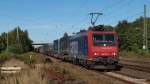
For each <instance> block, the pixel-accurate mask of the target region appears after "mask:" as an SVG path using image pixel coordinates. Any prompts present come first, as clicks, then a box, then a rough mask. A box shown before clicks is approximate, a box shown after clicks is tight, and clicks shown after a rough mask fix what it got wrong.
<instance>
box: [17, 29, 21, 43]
mask: <svg viewBox="0 0 150 84" xmlns="http://www.w3.org/2000/svg"><path fill="white" fill-rule="evenodd" d="M17 41H18V43H19V41H20V38H19V27H17Z"/></svg>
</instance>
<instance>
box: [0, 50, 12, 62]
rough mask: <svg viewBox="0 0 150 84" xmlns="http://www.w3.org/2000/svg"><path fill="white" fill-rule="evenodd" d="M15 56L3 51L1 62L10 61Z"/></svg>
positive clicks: (0, 56)
mask: <svg viewBox="0 0 150 84" xmlns="http://www.w3.org/2000/svg"><path fill="white" fill-rule="evenodd" d="M13 56H14V54H13V53H10V52H7V51H3V52H2V53H1V54H0V61H1V62H3V61H6V60H9V59H11V58H12V57H13Z"/></svg>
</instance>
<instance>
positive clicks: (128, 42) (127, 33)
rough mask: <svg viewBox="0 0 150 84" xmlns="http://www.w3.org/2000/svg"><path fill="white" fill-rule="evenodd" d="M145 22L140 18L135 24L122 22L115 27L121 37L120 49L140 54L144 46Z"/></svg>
mask: <svg viewBox="0 0 150 84" xmlns="http://www.w3.org/2000/svg"><path fill="white" fill-rule="evenodd" d="M143 22H144V18H143V17H140V18H138V19H136V20H135V21H133V22H128V21H126V20H123V21H120V22H119V23H118V24H117V26H116V27H115V29H116V31H117V32H118V35H119V37H120V44H121V46H120V49H121V50H126V51H134V52H139V51H141V50H142V46H143ZM147 22H148V23H147V24H148V34H149V33H150V30H149V28H150V18H147ZM148 48H149V49H150V35H148Z"/></svg>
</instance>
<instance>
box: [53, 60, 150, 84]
mask: <svg viewBox="0 0 150 84" xmlns="http://www.w3.org/2000/svg"><path fill="white" fill-rule="evenodd" d="M55 59H56V58H55ZM57 60H58V59H57ZM125 66H126V65H125ZM79 67H81V66H79ZM134 69H135V68H134ZM90 71H92V72H96V73H99V74H102V75H105V76H108V77H111V78H114V79H116V80H120V81H123V82H125V83H130V84H149V83H150V81H149V80H147V79H142V78H138V77H134V76H130V75H127V74H124V73H119V72H115V71H114V72H101V71H98V70H90Z"/></svg>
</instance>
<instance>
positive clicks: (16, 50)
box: [8, 44, 24, 54]
mask: <svg viewBox="0 0 150 84" xmlns="http://www.w3.org/2000/svg"><path fill="white" fill-rule="evenodd" d="M8 51H9V52H11V53H15V54H22V53H24V50H23V48H22V45H21V44H14V45H11V46H9V48H8Z"/></svg>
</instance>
